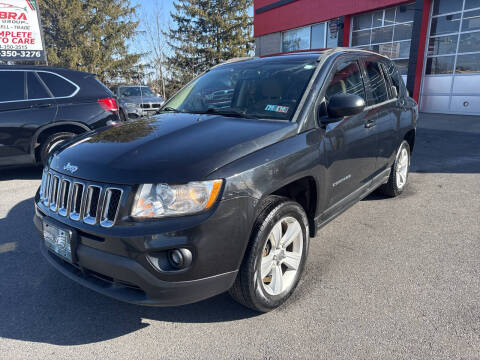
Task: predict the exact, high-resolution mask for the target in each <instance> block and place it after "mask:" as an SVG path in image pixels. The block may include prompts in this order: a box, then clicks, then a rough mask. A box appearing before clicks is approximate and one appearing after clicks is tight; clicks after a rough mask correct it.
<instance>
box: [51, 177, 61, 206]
mask: <svg viewBox="0 0 480 360" xmlns="http://www.w3.org/2000/svg"><path fill="white" fill-rule="evenodd" d="M59 185H60V178H59V177H58V176H53V179H52V186H51V189H52V190H51V192H50V196H49V203H50V210H52V211H55V212H56V211H57V209H58V206H57V204H58V187H59Z"/></svg>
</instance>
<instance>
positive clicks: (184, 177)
mask: <svg viewBox="0 0 480 360" xmlns="http://www.w3.org/2000/svg"><path fill="white" fill-rule="evenodd" d="M296 127H297V126H296V123H290V122H283V121H266V120H265V121H264V120H250V119H248V120H247V119H239V118H231V117H223V116H218V115H195V114H170V113H167V114H161V115H158V116H155V117H151V118H145V119H141V120H137V121H132V122H127V123H123V124H122V125H119V126H115V127H110V128H107V129H104V130H103V131H100V132H90V133H86V134H84V135H82V136H80V137H77V138H75V139H74V140H72V141H70V142H68V143H65V145H63V146H61V147H60V148H59V149H58V150H57V151H56V152H55V154H54V155H53V157H52V158H51V162H50V167H51V168H52V169H54V170H56V171H58V172H60V173H63V174H66V175H70V176H72V174H71V173H69V172H68V171H66V170H64V168H65V167H66V168H67V169H68V168H69V167H68V166H66V165H67V164H70V165H71V166H70V168H72V167H77V168H78V170H77V171H76V172H75V173H74V174H73V176H74V177H78V178H82V179H86V180H94V181H99V182H106V183H113V184H115V183H117V184H142V183H162V182H164V183H170V184H183V183H187V182H189V181H200V180H203V179H205V178H206V177H207V176H208V175H209V174H210V173H212V172H213V171H215V170H217V169H219V168H221V167H223V166H225V165H227V164H229V163H231V162H232V161H234V160H236V159H239V158H241V157H244V156H246V155H248V154H250V153H252V152H255V151H258V150H259V149H262V148H264V147H266V146H269V145H271V144H273V143H275V142H278V141H279V140H281V139H282V138H285V137H287V136H288V135H289V134H291V133H292V132H294V131H295V129H296Z"/></svg>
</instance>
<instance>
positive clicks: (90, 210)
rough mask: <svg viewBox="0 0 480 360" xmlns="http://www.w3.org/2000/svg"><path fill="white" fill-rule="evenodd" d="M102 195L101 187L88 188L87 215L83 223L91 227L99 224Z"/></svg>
mask: <svg viewBox="0 0 480 360" xmlns="http://www.w3.org/2000/svg"><path fill="white" fill-rule="evenodd" d="M101 195H102V188H101V187H100V186H95V185H90V186H88V188H87V202H86V204H85V213H84V216H83V222H84V223H86V224H89V225H95V224H96V223H97V218H98V213H99V211H98V210H99V207H100V197H101Z"/></svg>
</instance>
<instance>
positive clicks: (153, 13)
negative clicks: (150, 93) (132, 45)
mask: <svg viewBox="0 0 480 360" xmlns="http://www.w3.org/2000/svg"><path fill="white" fill-rule="evenodd" d="M142 19H143V20H142V23H143V27H142V28H144V29H145V30H144V31H142V33H143V34H144V37H143V39H144V42H145V45H146V49H145V56H144V60H145V61H146V62H147V63H146V65H145V68H146V70H150V71H149V72H148V73H147V79H148V85H149V86H150V87H151V88H152V89H153V90H155V92H157V93H160V94H161V96H162V97H163V98H164V99H166V98H167V93H166V77H167V72H168V69H167V66H168V65H167V60H168V59H167V55H166V53H167V51H168V50H169V49H168V43H167V39H166V33H165V30H166V29H168V27H169V21H168V20H166V19H165V18H164V11H163V3H155V4H154V5H153V7H151V8H149V9H148V12H147V11H144V13H143V14H142Z"/></svg>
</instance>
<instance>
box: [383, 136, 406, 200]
mask: <svg viewBox="0 0 480 360" xmlns="http://www.w3.org/2000/svg"><path fill="white" fill-rule="evenodd" d="M409 172H410V145H409V144H408V142H407V141H405V140H404V141H403V142H402V143H401V144H400V147H399V148H398V151H397V155H396V157H395V162H394V163H393V165H392V171H391V172H390V177H389V178H388V182H387V183H386V184H384V185H382V186H381V187H380V188H379V191H380V192H381V193H382V194H384V195H387V196H390V197H396V196H398V195H400V194H401V193H402V192H403V191H404V190H405V188H406V187H407V182H408V174H409Z"/></svg>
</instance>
